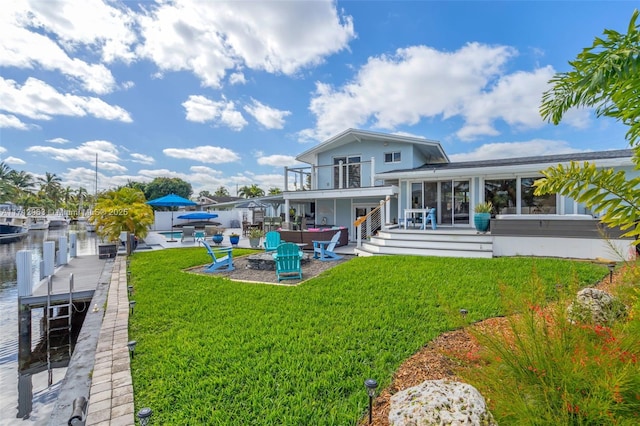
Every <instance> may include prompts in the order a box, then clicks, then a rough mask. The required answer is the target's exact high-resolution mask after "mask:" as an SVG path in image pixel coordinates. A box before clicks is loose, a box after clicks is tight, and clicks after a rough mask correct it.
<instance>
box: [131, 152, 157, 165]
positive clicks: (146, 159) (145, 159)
mask: <svg viewBox="0 0 640 426" xmlns="http://www.w3.org/2000/svg"><path fill="white" fill-rule="evenodd" d="M131 158H133V160H131V161H133V162H134V163H140V164H153V163H155V161H156V160H154V159H153V157H151V156H149V155H144V154H137V153H135V152H134V153H131Z"/></svg>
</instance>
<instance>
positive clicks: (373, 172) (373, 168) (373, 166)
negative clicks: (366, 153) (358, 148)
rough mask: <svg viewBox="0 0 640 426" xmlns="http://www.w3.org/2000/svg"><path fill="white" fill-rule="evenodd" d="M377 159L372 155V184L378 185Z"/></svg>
mask: <svg viewBox="0 0 640 426" xmlns="http://www.w3.org/2000/svg"><path fill="white" fill-rule="evenodd" d="M375 174H376V159H375V158H374V157H371V186H376V178H375Z"/></svg>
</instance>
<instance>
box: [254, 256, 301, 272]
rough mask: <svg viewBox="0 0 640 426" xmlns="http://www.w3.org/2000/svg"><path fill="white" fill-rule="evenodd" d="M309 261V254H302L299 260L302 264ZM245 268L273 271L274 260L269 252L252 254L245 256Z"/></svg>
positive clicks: (274, 266) (274, 267)
mask: <svg viewBox="0 0 640 426" xmlns="http://www.w3.org/2000/svg"><path fill="white" fill-rule="evenodd" d="M308 262H309V255H308V254H306V253H305V254H304V256H302V259H301V260H300V264H302V265H304V264H306V263H308ZM247 269H257V270H260V271H275V270H276V262H275V260H273V256H272V255H271V253H260V254H252V255H250V256H247Z"/></svg>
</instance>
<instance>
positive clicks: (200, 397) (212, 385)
mask: <svg viewBox="0 0 640 426" xmlns="http://www.w3.org/2000/svg"><path fill="white" fill-rule="evenodd" d="M248 251H249V250H242V249H238V250H236V251H235V253H236V255H241V254H242V253H246V252H248ZM207 260H208V259H207V255H206V253H205V250H204V249H202V248H193V249H172V250H161V251H157V252H150V253H136V254H135V255H134V256H133V257H132V258H131V266H130V268H131V271H132V278H131V279H132V284H133V285H134V287H135V296H134V299H135V300H136V302H137V303H136V308H135V315H133V316H132V317H130V320H129V322H130V329H129V334H130V338H131V339H135V340H137V341H138V345H137V347H136V354H135V355H136V356H135V359H134V360H133V361H132V375H133V384H134V393H135V401H136V409H140V408H141V407H143V406H148V407H151V408H152V409H153V412H154V415H153V422H154V424H171V425H178V424H179V425H187V424H193V425H200V424H216V425H217V424H221V425H222V424H224V425H314V424H321V425H353V424H355V423H356V422H357V421H358V420H359V419H360V418H361V416H362V415H363V414H364V413H365V412H366V409H367V404H368V399H367V396H366V392H365V389H364V386H363V382H364V380H365V379H366V378H369V377H371V378H375V379H377V380H378V382H379V383H380V385H381V388H382V387H385V386H387V385H388V384H389V383H390V380H391V377H392V375H393V373H394V371H395V370H396V369H397V368H398V367H399V366H400V364H401V363H402V362H403V361H404V360H405V359H407V358H408V357H409V356H410V355H412V354H413V353H415V352H416V351H417V350H418V349H419V348H421V347H422V346H423V345H425V344H426V343H427V342H428V341H430V340H431V339H433V338H434V337H436V336H437V335H439V334H440V333H442V332H444V331H447V330H451V329H454V328H456V327H458V326H459V325H460V318H459V317H460V315H459V314H458V312H459V309H460V308H465V309H467V310H468V311H469V314H468V318H467V319H471V320H480V319H484V318H487V317H492V316H496V315H500V314H501V312H502V307H501V306H500V297H499V286H500V285H506V286H509V287H512V288H515V289H522V290H523V291H526V289H527V284H528V283H529V280H530V277H531V276H532V274H536V275H537V276H538V277H539V278H540V279H541V280H542V281H543V283H544V285H545V287H546V288H547V293H548V297H549V298H553V295H554V292H555V289H556V287H555V285H556V284H557V283H568V282H569V281H573V282H575V280H578V281H579V282H580V284H581V285H587V284H592V283H595V282H597V281H598V280H599V279H601V278H602V277H604V276H605V275H607V273H608V270H607V268H606V267H604V266H600V265H595V264H591V263H588V262H572V261H566V260H558V259H531V258H497V259H454V258H429V257H414V256H388V257H385V256H379V257H368V258H355V259H353V260H351V261H349V262H346V263H343V264H341V265H338V266H336V267H335V268H333V269H331V270H329V271H327V272H325V273H324V274H322V275H320V276H318V277H316V278H314V279H312V280H309V281H307V282H305V283H303V284H301V285H299V286H297V287H286V286H274V285H260V284H246V283H238V282H233V281H229V280H225V279H221V278H218V277H216V276H215V274H212V275H210V276H201V275H194V274H188V273H185V272H182V269H184V268H187V267H190V266H195V265H200V264H204V263H206V262H207Z"/></svg>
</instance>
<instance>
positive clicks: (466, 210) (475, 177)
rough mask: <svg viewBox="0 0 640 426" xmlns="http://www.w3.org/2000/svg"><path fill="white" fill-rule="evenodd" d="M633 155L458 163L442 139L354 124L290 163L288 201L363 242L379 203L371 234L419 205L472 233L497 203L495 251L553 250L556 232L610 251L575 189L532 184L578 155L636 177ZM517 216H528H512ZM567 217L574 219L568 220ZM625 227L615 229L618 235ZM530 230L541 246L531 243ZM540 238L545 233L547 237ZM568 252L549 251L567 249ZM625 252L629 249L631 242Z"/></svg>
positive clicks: (592, 252) (395, 224) (445, 225)
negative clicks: (361, 224)
mask: <svg viewBox="0 0 640 426" xmlns="http://www.w3.org/2000/svg"><path fill="white" fill-rule="evenodd" d="M631 158H632V150H615V151H600V152H585V153H575V154H567V155H550V156H528V157H520V158H508V159H495V160H486V161H475V162H451V161H450V159H449V158H448V157H447V155H446V153H445V152H444V150H443V148H442V146H441V145H440V143H439V142H438V141H433V140H428V139H423V138H418V137H411V136H402V135H392V134H383V133H376V132H370V131H363V130H355V129H348V130H346V131H344V132H342V133H340V134H338V135H336V136H334V137H332V138H330V139H328V140H327V141H325V142H322V143H320V144H318V145H317V146H315V147H313V148H311V149H309V150H307V151H305V152H303V153H302V154H300V155H298V156H297V157H296V159H297V160H298V161H300V162H303V163H306V164H308V166H305V167H298V168H286V169H285V174H284V179H285V182H284V187H285V191H284V192H283V194H282V199H283V202H284V205H285V211H287V212H288V211H290V210H291V209H295V211H296V212H297V214H299V215H306V216H307V217H311V218H312V220H311V223H313V224H314V225H315V226H330V225H334V226H345V227H347V228H348V230H349V239H350V240H351V241H356V240H359V237H358V235H360V234H359V233H358V231H359V230H358V229H357V228H358V226H357V225H355V224H354V223H355V222H356V220H357V219H358V218H361V217H364V216H366V215H368V214H369V213H370V212H372V211H374V210H375V209H377V208H378V207H380V206H381V201H384V203H383V206H382V209H381V210H382V215H381V217H382V220H383V223H381V226H373V227H372V226H370V225H368V226H369V228H368V230H367V232H362V230H360V232H361V235H362V238H363V239H365V238H368V239H371V240H373V239H374V237H375V235H373V232H372V231H379V230H388V229H394V228H396V229H397V228H402V227H401V226H399V223H400V222H404V220H403V219H405V216H407V213H406V212H407V210H411V209H417V210H420V209H426V208H435V209H436V210H435V212H436V222H437V227H438V230H439V231H442V232H445V231H447V230H450V231H451V230H460V231H463V230H466V231H469V230H471V229H472V228H473V211H474V206H475V205H476V204H477V203H480V202H483V201H491V202H492V203H493V205H494V212H493V220H492V228H491V234H492V239H493V248H492V253H493V255H513V254H537V255H544V252H545V250H547V249H548V248H553V247H559V246H558V243H557V241H554V240H553V237H555V236H556V234H557V235H559V236H560V237H562V238H564V239H565V240H567V239H571V238H581V239H582V241H581V242H580V244H579V245H581V246H584V242H585V239H588V240H600V241H597V242H593V244H595V245H597V246H598V247H599V248H598V249H594V248H590V249H588V250H586V251H585V250H583V251H585V252H584V253H577V252H576V253H575V256H571V255H570V254H569V255H568V256H566V257H586V258H593V257H598V256H601V257H606V256H604V254H605V252H606V249H605V248H604V247H600V246H601V245H602V244H603V242H602V241H601V240H602V238H601V235H600V236H599V237H598V236H596V237H594V232H596V231H597V220H595V219H594V218H593V217H592V215H591V212H589V211H588V210H587V209H586V208H585V207H584V206H583V205H581V204H579V203H576V202H575V201H574V200H572V199H569V198H566V197H562V196H559V195H551V196H545V197H538V196H535V195H534V194H533V190H534V188H533V186H532V184H533V182H534V181H535V180H536V179H538V178H539V177H541V173H540V171H541V170H544V169H546V168H547V167H549V166H553V165H557V164H559V163H568V162H570V161H589V162H591V163H595V164H596V165H597V166H598V167H603V168H614V169H621V170H625V171H626V172H627V173H628V174H629V175H635V174H636V173H637V172H636V171H635V169H634V165H633V162H632V159H631ZM513 219H520V220H518V221H517V222H514V221H508V220H513ZM579 219H580V220H579ZM567 220H572V221H573V222H570V223H569V225H567V222H566V221H567ZM541 221H544V227H545V229H542V228H541V227H542V225H540V224H541V223H542V222H541ZM572 224H579V226H575V225H572ZM568 228H570V229H568ZM418 229H419V228H418ZM407 231H412V228H409V229H407ZM516 231H517V232H516ZM421 232H426V231H421ZM370 234H371V235H370ZM619 234H620V233H619V232H618V233H617V234H616V233H615V232H614V237H617V236H618V235H619ZM527 237H528V238H531V241H529V242H531V243H532V244H537V245H538V246H539V247H540V248H539V249H538V250H535V251H531V250H529V249H524V248H522V244H523V242H524V240H523V238H527ZM536 238H537V239H540V238H545V239H546V240H545V243H544V244H541V243H540V241H538V240H536ZM496 243H499V244H498V246H497V247H496ZM625 244H626V245H625ZM563 250H564V249H560V250H552V251H551V252H550V254H549V255H556V252H558V253H563V252H564V253H566V251H563ZM620 250H622V251H625V252H629V250H628V241H627V242H626V243H622V245H621V246H620ZM608 257H612V255H611V254H610V255H609V256H608Z"/></svg>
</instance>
